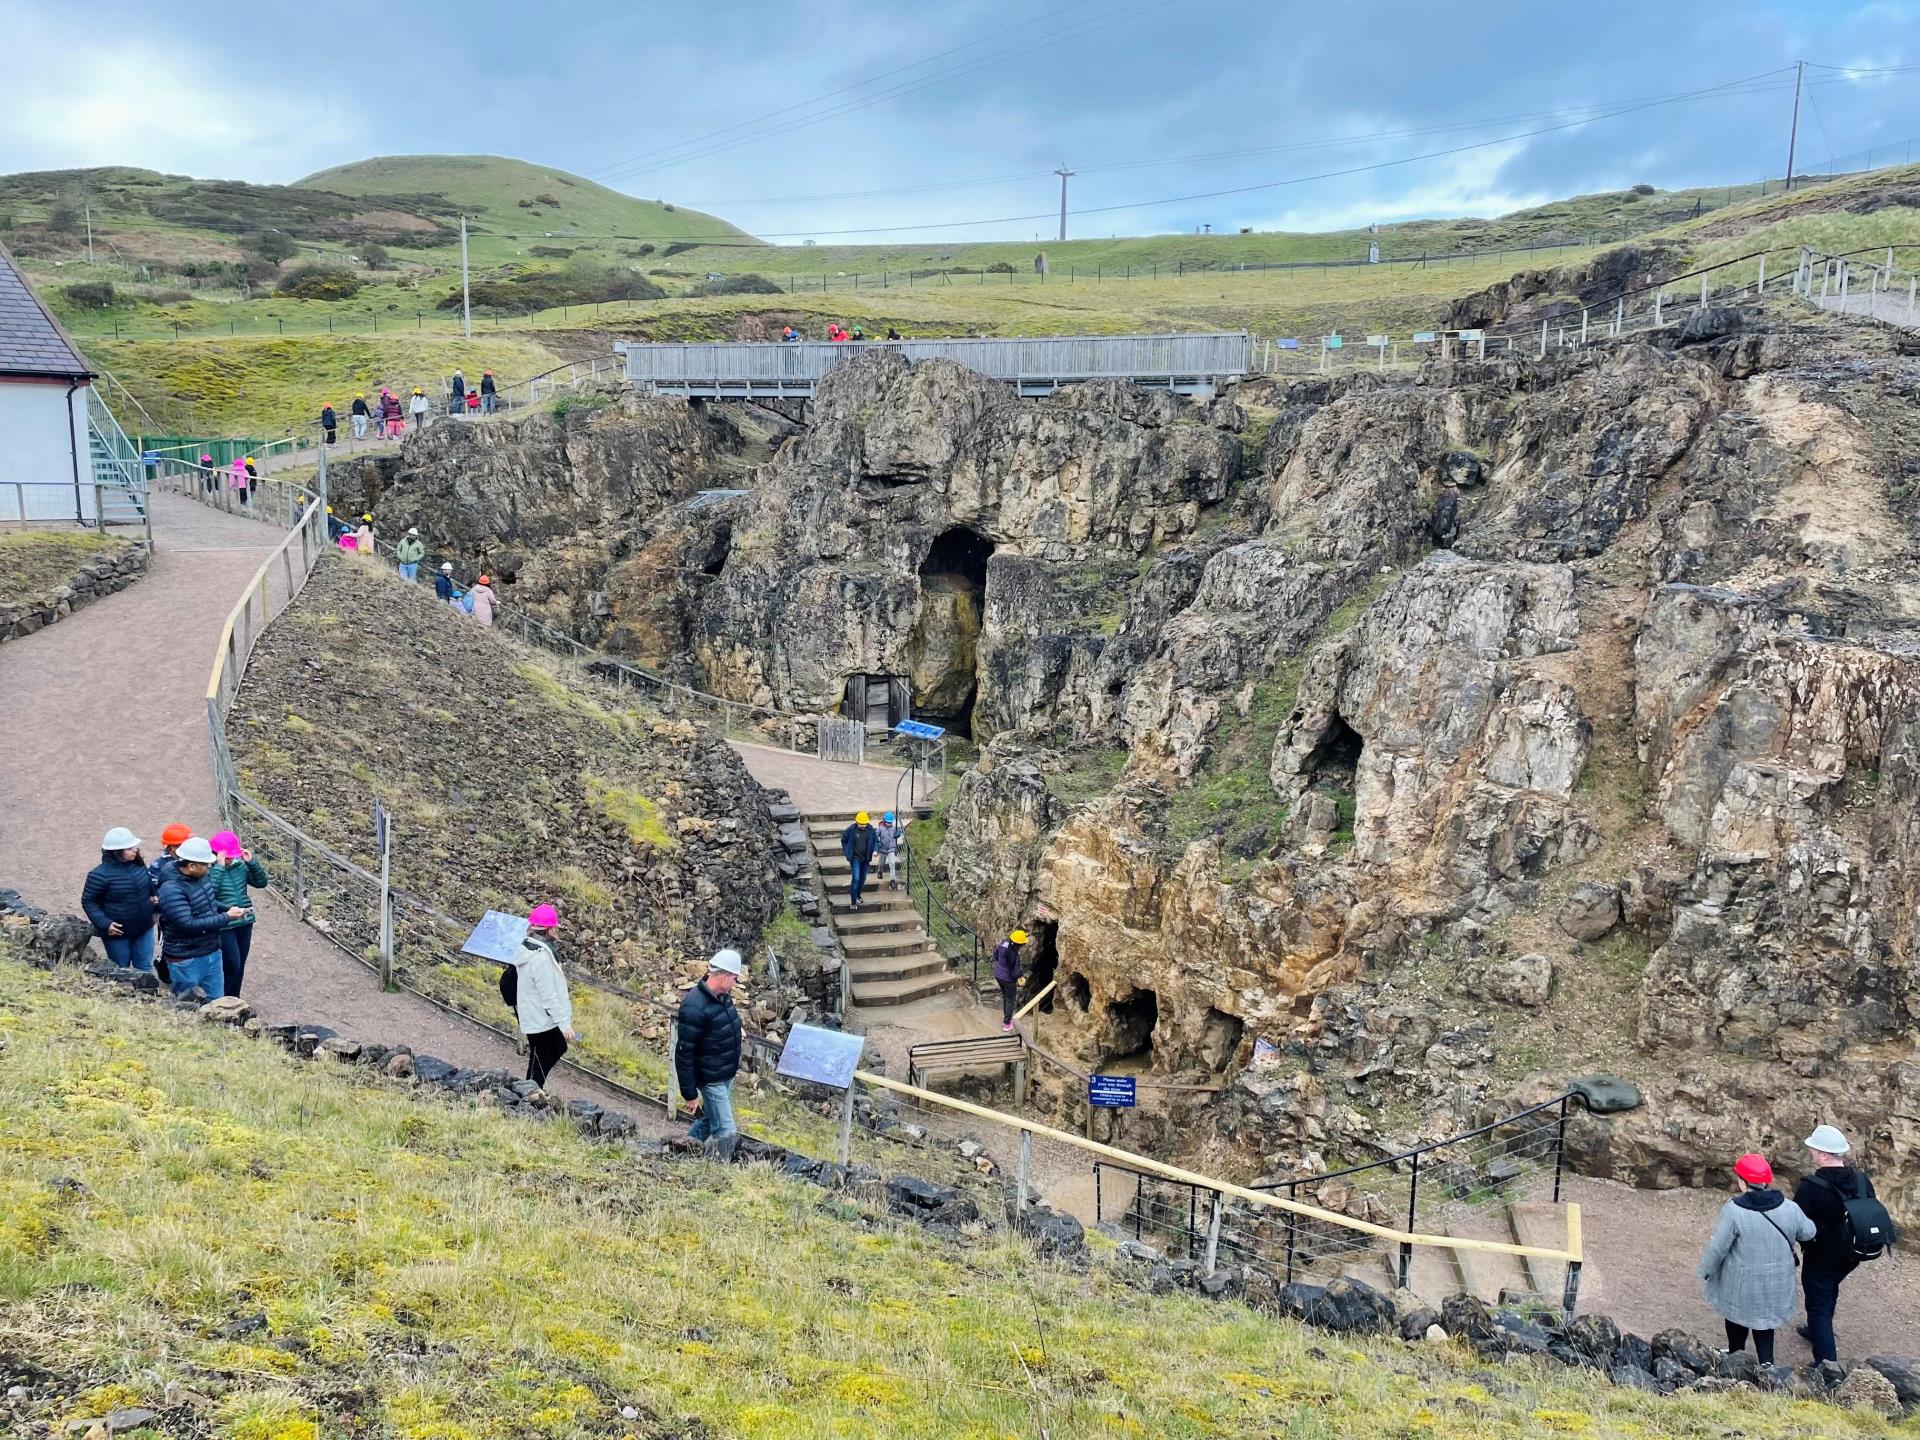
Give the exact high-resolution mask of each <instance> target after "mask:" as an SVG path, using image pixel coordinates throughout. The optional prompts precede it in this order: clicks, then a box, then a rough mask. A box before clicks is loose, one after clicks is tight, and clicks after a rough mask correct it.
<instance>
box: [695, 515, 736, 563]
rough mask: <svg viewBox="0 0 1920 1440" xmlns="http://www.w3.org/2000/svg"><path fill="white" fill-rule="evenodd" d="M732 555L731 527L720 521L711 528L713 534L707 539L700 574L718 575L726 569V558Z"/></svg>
mask: <svg viewBox="0 0 1920 1440" xmlns="http://www.w3.org/2000/svg"><path fill="white" fill-rule="evenodd" d="M732 553H733V526H732V525H731V524H729V523H728V522H727V521H725V520H722V521H720V522H719V523H718V524H717V525H715V526H714V527H713V534H712V535H711V536H709V537H708V539H707V554H706V558H705V559H704V560H702V561H701V562H700V573H701V574H702V575H718V574H719V573H720V572H721V571H722V570H724V569H726V568H727V557H728V556H729V555H731V554H732Z"/></svg>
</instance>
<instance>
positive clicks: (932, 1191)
mask: <svg viewBox="0 0 1920 1440" xmlns="http://www.w3.org/2000/svg"><path fill="white" fill-rule="evenodd" d="M959 1198H960V1192H959V1191H958V1190H955V1189H953V1188H952V1187H951V1186H947V1185H935V1184H933V1183H932V1182H931V1181H927V1180H922V1179H920V1178H919V1177H918V1176H915V1175H895V1176H894V1177H893V1178H892V1179H891V1180H889V1181H887V1204H888V1205H889V1206H891V1207H892V1208H893V1209H895V1210H900V1211H914V1210H920V1211H928V1210H938V1209H939V1208H940V1207H941V1206H943V1205H947V1204H949V1203H951V1202H952V1201H954V1200H957V1199H959Z"/></svg>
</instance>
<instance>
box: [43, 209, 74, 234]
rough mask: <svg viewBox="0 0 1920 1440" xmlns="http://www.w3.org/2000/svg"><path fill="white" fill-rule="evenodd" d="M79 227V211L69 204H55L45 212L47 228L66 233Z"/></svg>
mask: <svg viewBox="0 0 1920 1440" xmlns="http://www.w3.org/2000/svg"><path fill="white" fill-rule="evenodd" d="M79 228H80V212H79V211H78V210H76V209H74V208H73V207H72V206H71V205H56V206H54V207H53V209H51V210H49V211H48V212H47V229H49V230H51V231H53V232H54V234H56V235H67V234H71V233H72V232H73V231H75V230H78V229H79Z"/></svg>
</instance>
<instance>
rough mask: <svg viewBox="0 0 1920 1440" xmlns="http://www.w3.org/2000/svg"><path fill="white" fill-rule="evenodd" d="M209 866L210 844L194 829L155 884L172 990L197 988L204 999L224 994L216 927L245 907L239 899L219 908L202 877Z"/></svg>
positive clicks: (241, 913)
mask: <svg viewBox="0 0 1920 1440" xmlns="http://www.w3.org/2000/svg"><path fill="white" fill-rule="evenodd" d="M212 868H213V847H212V846H211V845H209V844H208V843H207V842H206V841H205V840H202V839H201V838H200V837H199V836H197V835H196V836H194V838H193V839H191V840H187V841H184V842H182V843H181V846H180V849H179V852H178V854H177V855H176V857H175V860H174V867H173V878H172V879H171V880H168V881H167V882H166V883H164V884H163V885H161V887H160V914H161V916H162V918H163V919H164V921H165V923H166V932H165V935H166V943H165V951H164V953H165V957H166V963H167V975H168V979H167V983H168V984H169V985H170V986H172V987H173V993H174V994H175V995H186V994H188V993H190V992H192V991H194V990H198V991H199V992H200V993H201V995H202V996H204V997H205V998H206V999H208V1000H218V999H220V997H221V996H223V995H225V994H226V972H225V969H224V968H223V966H222V965H221V962H220V932H221V931H222V930H224V929H226V927H227V922H228V921H229V920H239V919H241V918H242V917H243V916H245V915H246V913H247V912H246V911H245V910H243V909H241V908H240V907H239V906H238V905H229V906H228V907H227V908H226V909H224V910H222V909H221V908H220V902H219V901H218V900H217V899H215V898H214V894H213V886H212V885H210V884H208V883H207V871H209V870H211V869H212Z"/></svg>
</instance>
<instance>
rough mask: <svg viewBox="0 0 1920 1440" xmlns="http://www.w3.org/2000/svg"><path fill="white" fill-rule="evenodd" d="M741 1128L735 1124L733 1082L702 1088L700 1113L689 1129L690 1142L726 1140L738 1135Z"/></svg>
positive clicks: (726, 1081)
mask: <svg viewBox="0 0 1920 1440" xmlns="http://www.w3.org/2000/svg"><path fill="white" fill-rule="evenodd" d="M739 1133H740V1130H739V1127H738V1126H736V1125H735V1124H734V1123H733V1081H731V1080H722V1081H721V1082H720V1083H719V1084H717V1085H702V1086H701V1087H700V1113H699V1114H698V1115H696V1116H694V1117H693V1124H692V1125H690V1126H689V1127H688V1128H687V1138H688V1139H689V1140H724V1139H726V1138H727V1136H729V1135H738V1134H739Z"/></svg>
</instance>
